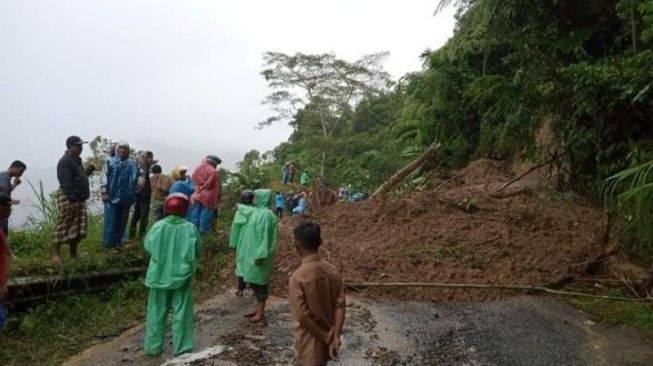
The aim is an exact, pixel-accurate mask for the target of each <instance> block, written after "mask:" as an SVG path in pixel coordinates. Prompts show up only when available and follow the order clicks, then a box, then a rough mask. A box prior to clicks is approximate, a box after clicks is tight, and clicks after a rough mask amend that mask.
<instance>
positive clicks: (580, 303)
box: [568, 288, 653, 334]
mask: <svg viewBox="0 0 653 366" xmlns="http://www.w3.org/2000/svg"><path fill="white" fill-rule="evenodd" d="M572 290H576V291H581V292H594V291H596V289H595V288H593V289H592V288H574V289H572ZM606 295H611V296H624V297H630V296H632V294H630V293H628V292H627V291H625V290H617V289H614V290H610V291H609V292H608V293H606ZM568 301H569V302H570V303H571V304H573V305H575V306H577V307H579V308H580V309H582V310H583V311H586V312H588V313H590V314H592V315H594V316H595V317H597V318H598V320H600V321H602V322H605V323H607V324H611V325H629V326H633V327H635V328H637V329H639V330H641V331H643V332H645V333H647V334H653V307H651V305H650V304H646V303H628V302H621V301H609V300H597V299H586V298H572V299H569V300H568Z"/></svg>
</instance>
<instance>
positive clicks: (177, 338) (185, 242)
mask: <svg viewBox="0 0 653 366" xmlns="http://www.w3.org/2000/svg"><path fill="white" fill-rule="evenodd" d="M189 205H190V201H189V199H188V197H186V196H185V195H184V194H182V193H173V194H171V195H169V196H168V197H167V198H166V200H165V202H164V205H163V211H164V212H165V213H166V214H168V216H167V217H166V218H164V219H163V220H160V221H157V222H156V223H155V224H154V225H153V226H152V228H151V229H150V230H149V231H148V233H147V235H146V236H145V243H144V245H145V250H146V251H147V253H148V254H149V256H150V263H149V265H148V267H147V275H146V276H145V286H147V287H148V288H149V289H150V294H149V297H148V300H147V320H146V324H145V341H144V344H143V348H144V351H145V354H147V355H150V356H158V355H160V354H161V353H162V352H163V341H164V339H165V331H166V322H167V319H168V311H169V310H170V309H172V344H173V351H174V354H175V355H179V354H182V353H186V352H190V351H192V350H193V345H194V326H195V324H194V318H193V287H192V283H191V280H192V278H193V275H194V273H195V269H196V268H197V261H198V258H199V254H200V251H201V247H200V245H201V244H200V235H199V231H198V230H197V227H195V225H193V224H192V223H190V222H188V221H186V218H185V216H186V212H187V210H188V206H189Z"/></svg>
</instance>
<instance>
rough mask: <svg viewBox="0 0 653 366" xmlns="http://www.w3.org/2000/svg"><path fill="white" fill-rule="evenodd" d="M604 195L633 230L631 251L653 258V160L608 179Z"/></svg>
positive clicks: (629, 245)
mask: <svg viewBox="0 0 653 366" xmlns="http://www.w3.org/2000/svg"><path fill="white" fill-rule="evenodd" d="M604 196H605V198H606V200H608V204H612V205H613V206H614V207H616V209H617V212H618V213H619V214H620V216H621V217H622V218H623V219H624V221H625V222H626V224H627V225H628V227H629V228H630V229H631V231H630V235H629V238H628V239H629V240H627V241H626V242H625V243H626V245H627V246H628V249H630V250H631V252H634V253H637V254H639V255H640V256H642V257H644V256H649V257H653V225H651V223H652V222H653V160H650V161H648V162H646V163H643V164H640V165H636V166H634V167H631V168H628V169H626V170H623V171H621V172H619V173H617V174H615V175H613V176H611V177H610V178H608V179H607V180H606V184H605V186H604Z"/></svg>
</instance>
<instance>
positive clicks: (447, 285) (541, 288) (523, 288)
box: [345, 282, 653, 302]
mask: <svg viewBox="0 0 653 366" xmlns="http://www.w3.org/2000/svg"><path fill="white" fill-rule="evenodd" d="M345 286H346V287H351V288H354V289H361V288H367V287H433V288H459V289H476V290H506V291H526V292H543V293H549V294H553V295H558V296H564V297H584V298H590V299H601V300H614V301H628V302H653V298H651V297H647V298H644V299H636V298H632V297H620V296H604V295H592V294H586V293H582V292H570V291H559V290H553V289H550V288H548V287H544V286H534V285H490V284H468V283H438V282H386V283H383V282H358V283H351V282H346V283H345Z"/></svg>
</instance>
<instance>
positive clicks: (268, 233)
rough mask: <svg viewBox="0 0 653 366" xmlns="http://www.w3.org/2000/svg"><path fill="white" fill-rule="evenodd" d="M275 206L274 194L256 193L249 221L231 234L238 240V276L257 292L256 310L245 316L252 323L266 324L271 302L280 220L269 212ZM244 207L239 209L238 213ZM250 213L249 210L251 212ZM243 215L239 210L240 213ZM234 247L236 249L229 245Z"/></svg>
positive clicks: (261, 190)
mask: <svg viewBox="0 0 653 366" xmlns="http://www.w3.org/2000/svg"><path fill="white" fill-rule="evenodd" d="M271 204H272V190H270V189H257V190H256V191H254V210H253V211H252V212H251V213H250V214H249V216H248V217H247V215H243V216H244V217H245V218H246V220H244V221H243V222H240V223H236V217H234V223H235V224H237V225H234V226H232V230H233V229H237V231H238V232H237V233H235V234H232V235H235V237H236V238H237V239H238V241H239V242H238V243H237V258H236V261H237V271H238V272H239V273H237V274H238V275H239V276H242V277H243V280H244V282H245V283H247V284H249V287H250V288H251V289H252V290H254V295H255V296H256V308H255V309H254V311H252V312H251V313H249V314H247V315H245V316H246V317H248V318H249V320H250V322H252V323H258V322H263V323H265V303H266V300H267V298H268V285H269V283H270V274H271V273H272V269H273V268H274V265H273V264H274V252H275V250H276V247H277V237H278V232H277V225H278V223H277V217H276V215H275V214H274V213H273V212H272V210H270V207H271ZM241 208H244V206H242V205H241V206H239V209H241ZM248 211H249V209H248ZM240 212H241V211H240V210H239V213H240ZM230 244H231V246H232V247H234V245H233V244H232V243H230Z"/></svg>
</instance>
